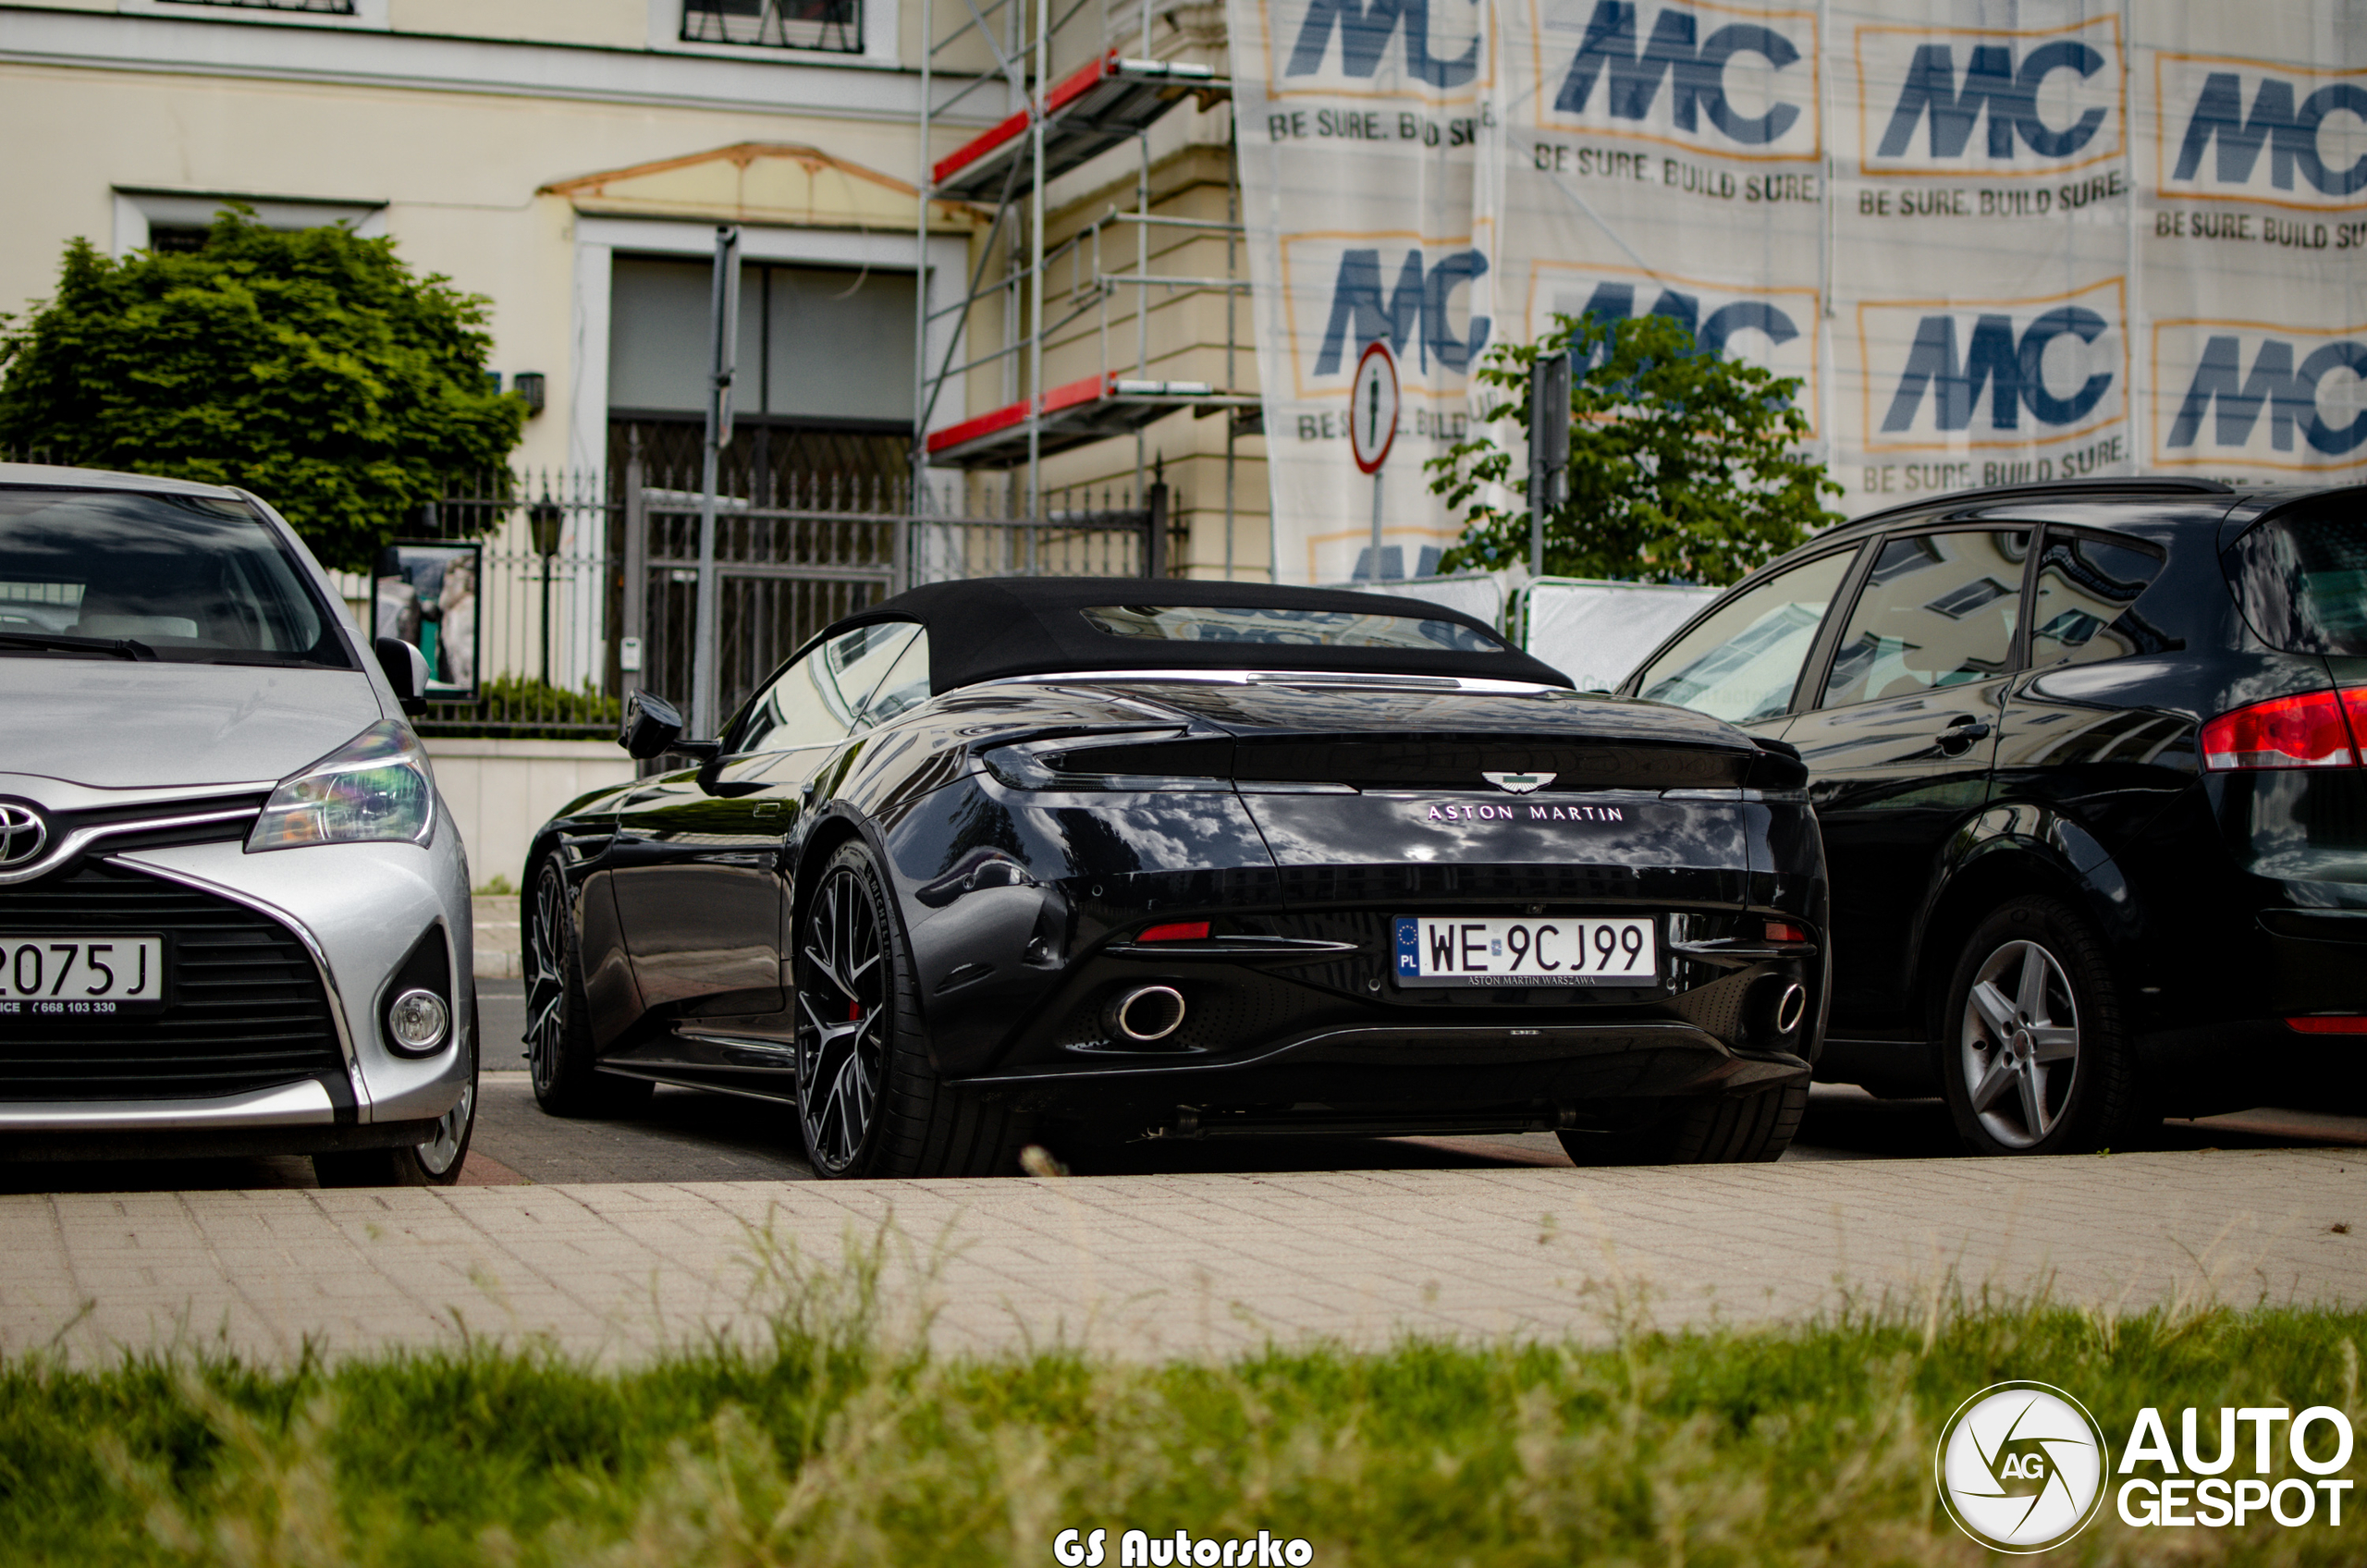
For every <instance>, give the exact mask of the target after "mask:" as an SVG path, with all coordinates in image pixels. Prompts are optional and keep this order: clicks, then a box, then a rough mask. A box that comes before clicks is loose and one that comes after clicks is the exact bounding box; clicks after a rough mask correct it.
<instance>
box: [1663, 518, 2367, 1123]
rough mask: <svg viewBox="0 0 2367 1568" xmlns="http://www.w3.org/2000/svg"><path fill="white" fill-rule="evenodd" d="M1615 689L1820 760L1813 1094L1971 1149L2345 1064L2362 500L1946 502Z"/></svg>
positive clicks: (2362, 1008) (1866, 525) (2234, 1097)
mask: <svg viewBox="0 0 2367 1568" xmlns="http://www.w3.org/2000/svg"><path fill="white" fill-rule="evenodd" d="M1622 690H1623V692H1625V693H1627V694H1630V695H1641V696H1644V697H1649V698H1655V699H1658V700H1661V701H1664V702H1671V703H1675V704H1682V705H1684V706H1686V707H1690V708H1694V709H1698V710H1699V711H1701V712H1703V713H1707V714H1711V715H1713V716H1715V717H1719V718H1723V719H1726V720H1728V721H1729V722H1732V723H1734V724H1736V725H1739V726H1741V727H1743V728H1745V729H1748V730H1749V731H1750V732H1751V733H1752V734H1754V735H1760V736H1767V737H1771V738H1773V739H1776V740H1780V741H1784V742H1786V743H1788V744H1789V745H1791V746H1793V747H1796V748H1797V750H1798V751H1799V753H1800V754H1801V756H1802V758H1803V759H1804V760H1805V761H1806V763H1807V764H1808V766H1809V775H1810V786H1809V789H1810V798H1811V799H1812V801H1813V802H1815V804H1816V806H1817V808H1818V815H1819V817H1820V819H1821V823H1822V826H1823V832H1824V844H1825V851H1826V854H1827V857H1828V860H1829V864H1830V867H1831V876H1832V886H1833V895H1832V897H1833V915H1832V942H1833V963H1834V971H1833V974H1834V991H1833V998H1832V1013H1831V1020H1830V1025H1829V1030H1828V1034H1827V1038H1826V1042H1825V1049H1824V1054H1823V1057H1822V1059H1821V1060H1820V1062H1819V1063H1818V1068H1817V1076H1818V1077H1819V1078H1820V1079H1821V1080H1832V1081H1837V1082H1841V1083H1856V1084H1863V1085H1865V1086H1866V1087H1867V1088H1869V1089H1871V1090H1873V1091H1874V1092H1876V1093H1878V1094H1883V1095H1887V1096H1913V1095H1929V1094H1941V1095H1944V1096H1946V1099H1947V1102H1948V1105H1949V1108H1950V1109H1951V1111H1952V1112H1953V1113H1954V1117H1955V1121H1956V1127H1957V1130H1958V1131H1959V1132H1960V1133H1961V1134H1962V1135H1963V1139H1964V1142H1965V1144H1966V1145H1967V1146H1968V1148H1969V1149H1971V1150H1973V1151H1974V1152H1976V1153H1982V1154H2053V1153H2062V1152H2068V1151H2072V1150H2078V1149H2086V1148H2095V1147H2100V1146H2109V1145H2113V1144H2115V1143H2116V1142H2118V1143H2124V1144H2125V1143H2126V1142H2127V1141H2128V1139H2129V1138H2130V1137H2131V1136H2132V1135H2133V1134H2136V1133H2139V1132H2140V1130H2141V1129H2142V1128H2143V1127H2144V1126H2145V1125H2146V1123H2148V1122H2149V1121H2157V1120H2158V1119H2159V1118H2160V1117H2162V1116H2163V1115H2165V1114H2168V1115H2201V1114H2207V1113H2210V1112H2213V1111H2218V1110H2226V1109H2237V1108H2239V1107H2243V1106H2248V1105H2257V1104H2261V1103H2263V1100H2264V1099H2267V1098H2268V1097H2270V1096H2278V1095H2285V1094H2290V1093H2293V1092H2296V1091H2297V1090H2300V1091H2302V1092H2306V1093H2311V1094H2314V1095H2323V1094H2324V1092H2325V1088H2326V1085H2328V1084H2334V1083H2349V1084H2355V1083H2356V1082H2357V1077H2356V1072H2357V1070H2356V1063H2357V1062H2358V1061H2359V1060H2360V1059H2361V1058H2362V1057H2367V766H2362V755H2367V751H2363V748H2367V489H2340V490H2310V491H2303V490H2291V489H2287V490H2244V491H2236V490H2232V489H2230V488H2228V487H2227V486H2226V485H2223V484H2217V483H2215V482H2212V481H2206V480H2151V479H2148V480H2113V481H2101V482H2080V483H2067V484H2051V485H2038V486H2031V487H2025V488H2015V489H2000V490H1985V491H1973V492H1967V493H1960V494H1956V495H1952V496H1936V497H1933V498H1932V499H1930V500H1926V501H1919V502H1917V503H1915V504H1913V505H1910V506H1907V507H1901V508H1896V509H1895V510H1891V511H1885V512H1883V513H1880V514H1878V515H1875V516H1872V517H1869V518H1863V519H1860V520H1858V521H1856V522H1854V523H1851V524H1848V525H1846V526H1844V527H1841V528H1836V529H1834V530H1833V531H1832V532H1831V533H1826V534H1824V535H1822V536H1821V537H1819V538H1818V539H1816V540H1815V541H1814V542H1813V543H1811V544H1809V545H1805V546H1803V547H1801V548H1800V549H1798V550H1797V551H1795V552H1793V553H1792V554H1790V555H1788V556H1786V557H1784V558H1783V559H1781V560H1778V561H1776V562H1774V563H1773V564H1772V565H1770V566H1768V567H1767V568H1765V569H1763V570H1760V571H1759V572H1758V573H1756V574H1754V575H1753V576H1752V577H1750V578H1749V579H1748V580H1746V581H1745V582H1742V583H1741V584H1739V585H1737V586H1736V587H1735V590H1734V591H1733V592H1731V593H1730V594H1726V595H1724V596H1723V597H1722V598H1721V599H1719V600H1718V601H1717V602H1716V603H1714V604H1712V605H1711V606H1710V607H1709V608H1708V609H1706V610H1705V611H1704V612H1703V613H1702V614H1701V615H1700V616H1699V617H1698V618H1697V619H1695V620H1694V621H1693V622H1692V623H1690V624H1689V625H1687V626H1686V628H1685V629H1684V630H1683V631H1680V632H1679V633H1678V634H1677V635H1676V636H1674V638H1672V639H1670V640H1669V641H1668V642H1667V643H1663V644H1662V646H1661V647H1660V648H1659V649H1657V650H1655V651H1654V653H1653V654H1652V655H1651V656H1650V658H1648V659H1647V660H1645V661H1644V663H1643V664H1642V665H1641V666H1640V667H1639V668H1637V671H1636V672H1635V673H1634V674H1633V675H1631V676H1629V678H1628V680H1627V681H1626V682H1625V686H1624V687H1623V688H1622ZM2288 1103H2289V1102H2288Z"/></svg>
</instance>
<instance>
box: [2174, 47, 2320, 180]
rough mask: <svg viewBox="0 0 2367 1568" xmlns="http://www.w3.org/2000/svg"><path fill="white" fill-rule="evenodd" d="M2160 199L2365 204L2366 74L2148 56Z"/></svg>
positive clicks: (2199, 58)
mask: <svg viewBox="0 0 2367 1568" xmlns="http://www.w3.org/2000/svg"><path fill="white" fill-rule="evenodd" d="M2153 70H2154V78H2155V81H2156V84H2157V85H2156V92H2158V93H2159V95H2160V99H2159V101H2160V105H2161V115H2160V121H2161V132H2160V138H2161V140H2160V142H2159V144H2158V146H2157V147H2156V149H2155V156H2156V158H2157V160H2158V162H2157V164H2156V167H2157V168H2158V169H2159V170H2160V171H2161V192H2162V194H2163V195H2165V196H2188V197H2195V196H2200V197H2217V198H2221V199H2228V200H2239V201H2258V202H2268V203H2271V204H2273V205H2276V206H2284V207H2306V208H2314V209H2317V210H2320V211H2341V210H2344V209H2347V208H2355V207H2360V206H2367V197H2362V196H2361V191H2362V190H2367V72H2362V71H2349V72H2343V73H2336V72H2332V71H2313V70H2311V69H2308V68H2307V67H2295V66H2268V67H2261V66H2255V65H2252V64H2250V62H2247V61H2242V60H2217V59H2207V58H2202V57H2200V56H2194V55H2166V54H2165V55H2159V56H2157V57H2156V58H2155V60H2154V66H2153Z"/></svg>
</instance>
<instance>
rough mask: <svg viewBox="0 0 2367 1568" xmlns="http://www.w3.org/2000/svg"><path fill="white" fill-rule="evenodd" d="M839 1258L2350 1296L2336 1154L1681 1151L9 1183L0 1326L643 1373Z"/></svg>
mask: <svg viewBox="0 0 2367 1568" xmlns="http://www.w3.org/2000/svg"><path fill="white" fill-rule="evenodd" d="M768 1216H769V1217H770V1222H771V1225H772V1227H773V1234H774V1235H775V1236H776V1237H777V1238H779V1239H780V1240H781V1241H782V1242H790V1241H793V1242H794V1243H795V1245H796V1248H797V1250H798V1254H799V1255H800V1256H804V1257H806V1258H809V1259H820V1260H823V1261H824V1262H826V1263H835V1261H836V1260H837V1259H838V1258H839V1257H840V1256H841V1253H840V1248H841V1246H842V1243H843V1239H844V1237H845V1236H846V1235H847V1234H848V1233H849V1231H853V1232H854V1233H856V1234H859V1235H867V1234H871V1233H874V1232H876V1231H878V1230H879V1228H880V1227H881V1226H882V1225H883V1224H888V1225H890V1226H891V1228H892V1231H893V1234H894V1236H895V1237H896V1238H897V1241H896V1243H895V1244H893V1245H892V1246H891V1249H890V1250H891V1252H892V1253H894V1254H895V1255H897V1256H898V1258H899V1261H897V1262H895V1263H894V1264H893V1265H892V1267H891V1268H890V1271H889V1273H890V1278H889V1297H890V1299H891V1300H892V1301H893V1302H895V1303H896V1304H898V1305H899V1307H900V1308H909V1307H911V1306H912V1305H914V1304H917V1303H920V1302H923V1301H926V1302H928V1303H929V1304H931V1305H934V1306H936V1307H937V1308H938V1313H937V1317H936V1318H935V1324H934V1329H933V1330H932V1331H933V1334H934V1337H935V1340H936V1341H937V1342H938V1344H939V1345H941V1346H943V1347H945V1348H948V1349H960V1350H992V1349H997V1348H1003V1347H1014V1346H1019V1345H1023V1344H1027V1343H1034V1344H1038V1345H1040V1344H1043V1343H1046V1342H1048V1341H1055V1340H1058V1339H1061V1338H1062V1337H1066V1338H1067V1339H1068V1340H1070V1341H1073V1342H1083V1343H1085V1344H1087V1345H1090V1346H1092V1347H1094V1348H1096V1349H1098V1350H1102V1351H1107V1352H1110V1353H1114V1354H1122V1355H1130V1356H1150V1355H1161V1354H1184V1355H1208V1354H1217V1355H1221V1354H1229V1353H1232V1352H1234V1351H1238V1350H1243V1349H1246V1348H1252V1347H1255V1346H1257V1345H1258V1344H1260V1343H1262V1342H1264V1341H1267V1340H1268V1339H1269V1338H1273V1339H1277V1340H1281V1341H1294V1340H1301V1339H1306V1338H1309V1337H1331V1338H1337V1339H1341V1340H1344V1341H1350V1342H1354V1343H1358V1344H1367V1345H1369V1344H1375V1343H1380V1342H1385V1341H1387V1340H1388V1339H1389V1338H1391V1337H1392V1335H1394V1334H1397V1333H1399V1332H1404V1331H1414V1332H1421V1333H1433V1334H1447V1335H1499V1334H1514V1335H1561V1334H1565V1333H1577V1334H1598V1333H1600V1332H1602V1331H1603V1329H1604V1324H1605V1321H1606V1317H1607V1316H1608V1314H1609V1313H1610V1312H1611V1311H1612V1310H1613V1307H1614V1305H1615V1304H1616V1303H1617V1302H1618V1301H1620V1300H1625V1301H1626V1302H1629V1303H1632V1302H1634V1301H1635V1300H1636V1299H1637V1294H1638V1292H1639V1291H1640V1292H1644V1293H1646V1294H1647V1295H1648V1296H1649V1299H1650V1309H1651V1311H1652V1313H1653V1315H1654V1317H1656V1318H1657V1320H1658V1321H1660V1322H1661V1323H1662V1324H1664V1325H1671V1326H1674V1325H1675V1324H1678V1323H1686V1322H1700V1321H1704V1320H1707V1319H1709V1318H1711V1317H1723V1318H1725V1319H1728V1320H1733V1321H1752V1320H1760V1319H1764V1318H1768V1317H1790V1316H1798V1315H1803V1314H1807V1313H1810V1312H1814V1311H1817V1310H1819V1309H1822V1308H1830V1307H1833V1306H1834V1305H1837V1304H1838V1303H1839V1302H1840V1301H1841V1300H1842V1299H1844V1298H1843V1295H1842V1292H1848V1294H1849V1295H1850V1296H1851V1297H1852V1298H1854V1299H1856V1300H1858V1301H1860V1302H1863V1301H1865V1300H1868V1299H1870V1298H1879V1297H1881V1296H1883V1294H1885V1293H1889V1294H1892V1295H1894V1296H1896V1297H1900V1298H1903V1299H1906V1300H1909V1301H1913V1300H1916V1299H1919V1298H1922V1297H1924V1296H1925V1295H1926V1293H1927V1292H1929V1291H1931V1290H1932V1287H1933V1286H1934V1284H1935V1283H1938V1282H1941V1281H1944V1280H1948V1279H1949V1278H1950V1277H1951V1276H1953V1278H1955V1279H1956V1280H1958V1281H1960V1282H1961V1283H1963V1284H1964V1285H1965V1286H1967V1287H1969V1288H1975V1289H1977V1288H1979V1287H1980V1286H1981V1285H1984V1284H1987V1285H1993V1286H1999V1287H2003V1288H2004V1289H2005V1290H2007V1291H2014V1292H2019V1291H2027V1290H2030V1289H2032V1288H2034V1287H2037V1286H2039V1285H2041V1284H2042V1283H2045V1282H2047V1281H2049V1280H2051V1281H2052V1284H2053V1288H2054V1292H2056V1294H2057V1295H2058V1297H2061V1298H2063V1299H2067V1300H2070V1301H2074V1302H2080V1303H2091V1302H2099V1303H2117V1304H2120V1305H2125V1306H2128V1307H2131V1308H2134V1307H2139V1306H2142V1305H2149V1304H2152V1303H2154V1302H2159V1301H2163V1300H2167V1299H2179V1300H2188V1301H2192V1300H2196V1299H2201V1298H2203V1297H2210V1296H2215V1297H2216V1298H2218V1299H2221V1300H2224V1301H2226V1302H2229V1303H2231V1304H2235V1305H2251V1304H2253V1303H2256V1302H2261V1301H2267V1302H2272V1303H2282V1302H2299V1303H2313V1302H2322V1303H2350V1304H2356V1303H2361V1302H2367V1161H2362V1160H2361V1157H2360V1156H2359V1155H2358V1154H2357V1153H2355V1152H2350V1151H2345V1150H2276V1151H2262V1152H2252V1151H2227V1150H2221V1151H2203V1152H2199V1153H2192V1152H2189V1153H2174V1154H2135V1155H2119V1156H2115V1157H2112V1158H2076V1159H2058V1160H2030V1161H2017V1162H2003V1161H1999V1162H1984V1161H1969V1160H1928V1161H1926V1160H1886V1161H1879V1162H1846V1161H1844V1162H1831V1163H1810V1164H1801V1165H1761V1166H1746V1167H1710V1168H1696V1169H1680V1170H1609V1171H1574V1170H1375V1171H1355V1172H1305V1173H1290V1174H1281V1175H1262V1176H1248V1175H1169V1176H1134V1177H1111V1178H1102V1179H1098V1180H1085V1179H1071V1180H1065V1181H1060V1180H1055V1181H994V1182H793V1183H792V1182H713V1183H705V1182H702V1183H681V1184H656V1183H644V1184H612V1185H603V1186H593V1185H558V1186H522V1187H480V1188H463V1189H458V1190H453V1191H446V1192H422V1191H395V1192H351V1191H344V1192H317V1191H315V1192H303V1191H293V1192H194V1193H182V1194H169V1193H159V1194H61V1195H39V1194H22V1195H8V1196H0V1256H6V1257H7V1258H8V1259H9V1267H8V1268H7V1269H6V1271H5V1273H0V1345H5V1348H6V1349H7V1350H9V1351H11V1352H22V1351H25V1350H29V1349H32V1348H35V1347H39V1346H43V1345H47V1344H55V1345H56V1346H58V1347H59V1348H60V1349H62V1350H64V1351H66V1352H67V1353H68V1354H70V1355H71V1356H72V1357H73V1358H74V1359H76V1360H79V1361H91V1360H94V1359H104V1358H106V1357H108V1356H110V1355H112V1354H114V1353H115V1351H116V1350H117V1347H132V1348H143V1349H144V1348H148V1347H152V1346H158V1345H168V1344H172V1343H176V1342H178V1343H181V1344H188V1345H196V1344H206V1345H225V1346H228V1347H233V1348H236V1349H238V1350H239V1351H240V1352H243V1353H246V1354H255V1355H262V1356H264V1357H285V1356H289V1355H292V1354H296V1352H297V1351H298V1349H299V1348H300V1345H301V1344H302V1342H303V1341H304V1340H305V1338H306V1337H307V1336H310V1337H312V1338H313V1340H314V1341H315V1342H317V1343H319V1344H320V1345H322V1346H323V1347H324V1348H325V1349H327V1350H329V1351H332V1352H336V1353H350V1352H355V1351H362V1350H367V1349H370V1348H373V1347H376V1346H382V1345H388V1344H397V1343H399V1344H410V1345H430V1344H453V1343H457V1342H458V1341H460V1337H461V1335H462V1334H463V1333H464V1332H465V1333H467V1334H470V1335H474V1336H477V1337H480V1338H483V1337H488V1336H490V1337H494V1338H498V1339H501V1340H505V1341H512V1342H520V1341H529V1340H534V1341H541V1342H544V1343H546V1344H549V1345H552V1346H554V1347H556V1348H558V1349H560V1350H563V1351H565V1352H567V1353H570V1354H583V1355H594V1356H598V1357H601V1358H603V1359H619V1358H621V1359H631V1358H633V1357H636V1356H639V1355H644V1354H647V1353H649V1352H650V1351H651V1350H653V1349H654V1348H656V1347H658V1346H660V1345H663V1344H666V1343H678V1342H682V1341H689V1340H693V1339H695V1338H699V1337H701V1336H703V1335H704V1334H705V1333H706V1332H708V1331H710V1330H715V1329H722V1330H725V1331H738V1332H745V1333H754V1332H756V1331H758V1329H759V1327H760V1324H761V1316H762V1314H761V1311H760V1310H758V1309H760V1308H761V1306H762V1305H763V1301H762V1300H761V1299H759V1300H758V1301H757V1302H756V1303H755V1304H754V1307H752V1305H751V1303H750V1300H749V1296H748V1292H749V1289H750V1281H751V1279H752V1267H751V1266H752V1263H753V1261H754V1258H755V1256H756V1255H757V1254H758V1252H760V1251H761V1250H762V1249H761V1248H760V1247H759V1246H758V1245H756V1244H755V1243H754V1241H753V1237H752V1231H751V1229H750V1227H752V1226H761V1225H764V1224H765V1223H766V1222H767V1217H768Z"/></svg>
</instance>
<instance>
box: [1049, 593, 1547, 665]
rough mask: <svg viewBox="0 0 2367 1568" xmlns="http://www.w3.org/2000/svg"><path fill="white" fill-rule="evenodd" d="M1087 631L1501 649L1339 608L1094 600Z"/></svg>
mask: <svg viewBox="0 0 2367 1568" xmlns="http://www.w3.org/2000/svg"><path fill="white" fill-rule="evenodd" d="M1085 620H1086V621H1087V622H1088V623H1090V624H1091V625H1092V627H1093V628H1094V630H1095V631H1104V632H1107V633H1109V634H1110V636H1112V637H1140V638H1151V639H1156V640H1158V641H1160V642H1167V643H1296V644H1299V645H1302V646H1316V647H1332V648H1410V649H1416V650H1418V651H1421V652H1425V653H1431V652H1436V651H1438V650H1440V649H1449V650H1452V651H1453V652H1455V653H1460V654H1501V653H1504V652H1506V651H1507V650H1506V648H1505V646H1504V644H1503V643H1501V642H1499V641H1497V640H1496V639H1495V638H1493V637H1490V636H1489V635H1488V634H1487V633H1486V632H1484V631H1478V630H1477V629H1476V628H1473V627H1468V626H1465V625H1463V624H1462V623H1461V622H1459V621H1453V620H1443V619H1441V620H1417V619H1414V618H1413V617H1412V616H1403V615H1357V614H1350V613H1347V612H1344V611H1340V610H1302V609H1282V608H1270V607H1268V608H1240V607H1235V606H1222V605H1095V606H1091V607H1090V608H1088V609H1086V610H1085Z"/></svg>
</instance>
